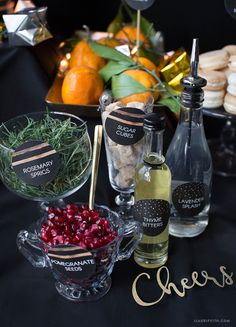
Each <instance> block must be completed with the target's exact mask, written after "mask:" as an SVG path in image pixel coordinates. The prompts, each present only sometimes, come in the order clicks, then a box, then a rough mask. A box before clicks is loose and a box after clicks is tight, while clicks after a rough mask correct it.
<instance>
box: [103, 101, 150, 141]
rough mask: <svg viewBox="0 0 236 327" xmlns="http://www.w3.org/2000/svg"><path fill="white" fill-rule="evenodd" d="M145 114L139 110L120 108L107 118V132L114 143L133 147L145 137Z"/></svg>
mask: <svg viewBox="0 0 236 327" xmlns="http://www.w3.org/2000/svg"><path fill="white" fill-rule="evenodd" d="M143 118H144V112H143V111H142V110H141V109H137V108H129V107H124V108H119V109H116V110H113V111H112V112H110V113H109V115H108V116H107V119H106V122H105V130H106V132H107V135H108V136H109V137H110V139H112V141H113V142H115V143H117V144H121V145H132V144H135V143H137V142H138V141H140V140H141V139H142V138H143V136H144V131H143Z"/></svg>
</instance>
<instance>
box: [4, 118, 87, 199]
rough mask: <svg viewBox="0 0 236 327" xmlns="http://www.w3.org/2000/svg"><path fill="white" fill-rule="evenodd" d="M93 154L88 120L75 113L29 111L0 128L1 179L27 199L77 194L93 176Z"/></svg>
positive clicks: (13, 190) (55, 197)
mask: <svg viewBox="0 0 236 327" xmlns="http://www.w3.org/2000/svg"><path fill="white" fill-rule="evenodd" d="M91 155H92V150H91V142H90V138H89V135H88V131H87V126H86V123H85V122H84V121H83V120H82V119H80V118H78V117H76V116H74V115H71V114H67V113H60V112H35V113H29V114H25V115H21V116H18V117H15V118H13V119H11V120H9V121H7V122H5V123H3V124H2V125H1V126H0V156H1V161H0V177H1V179H2V181H3V183H4V184H5V185H6V187H7V188H8V189H9V190H11V191H12V192H14V193H16V194H18V195H19V196H21V197H23V198H27V199H31V200H36V201H44V202H51V201H56V200H59V199H62V198H64V197H67V196H69V195H71V194H72V193H74V192H75V191H77V190H78V189H79V188H80V187H81V186H82V185H83V184H84V183H85V182H86V181H87V179H88V178H89V176H90V172H91Z"/></svg>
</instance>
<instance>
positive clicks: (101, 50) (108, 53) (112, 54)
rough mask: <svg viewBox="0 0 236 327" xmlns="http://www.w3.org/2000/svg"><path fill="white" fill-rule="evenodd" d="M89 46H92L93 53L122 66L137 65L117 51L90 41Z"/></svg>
mask: <svg viewBox="0 0 236 327" xmlns="http://www.w3.org/2000/svg"><path fill="white" fill-rule="evenodd" d="M89 45H90V46H91V48H92V49H93V51H94V52H95V53H96V54H97V55H99V56H100V57H103V58H106V59H110V60H114V61H118V62H119V63H121V64H126V65H127V66H132V65H135V62H134V61H133V60H132V59H131V58H130V57H128V56H126V55H124V54H123V53H121V52H119V51H118V50H116V49H113V48H111V47H108V46H106V45H103V44H100V43H98V42H95V41H90V42H89Z"/></svg>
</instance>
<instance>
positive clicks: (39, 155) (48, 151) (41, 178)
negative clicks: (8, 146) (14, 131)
mask: <svg viewBox="0 0 236 327" xmlns="http://www.w3.org/2000/svg"><path fill="white" fill-rule="evenodd" d="M59 167H60V162H59V155H58V153H57V152H56V151H55V150H54V149H53V148H52V147H51V146H50V145H49V144H48V143H47V142H42V141H28V142H25V143H23V144H21V145H20V146H19V147H17V148H16V150H15V151H14V153H13V156H12V168H13V170H14V171H15V173H16V175H17V176H18V177H19V178H20V179H21V180H23V181H24V182H25V183H26V184H29V185H34V186H40V185H45V184H47V183H48V182H51V181H52V180H53V179H54V178H55V177H56V176H57V173H58V170H59Z"/></svg>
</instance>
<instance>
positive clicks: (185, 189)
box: [172, 182, 209, 217]
mask: <svg viewBox="0 0 236 327" xmlns="http://www.w3.org/2000/svg"><path fill="white" fill-rule="evenodd" d="M208 201H209V190H208V186H207V185H206V184H204V183H199V182H192V183H185V184H181V185H179V186H177V187H176V188H175V190H174V191H173V194H172V202H173V205H174V207H175V209H176V210H177V211H178V212H179V213H180V214H181V215H182V216H190V217H192V216H196V215H197V214H199V213H200V212H201V211H202V210H203V209H204V207H205V205H206V204H207V202H208Z"/></svg>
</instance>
